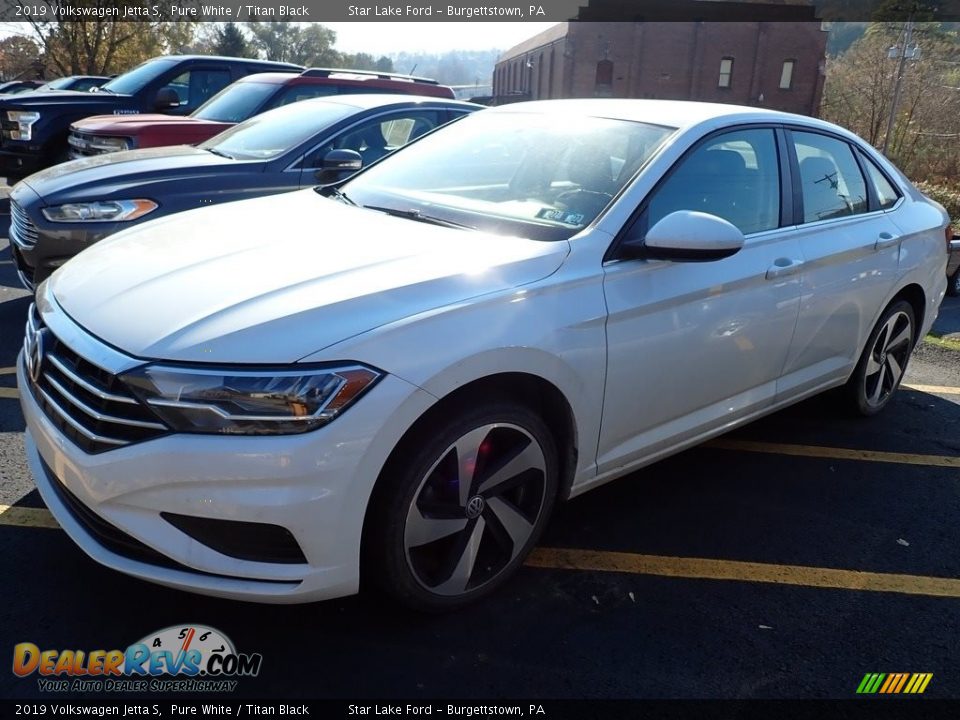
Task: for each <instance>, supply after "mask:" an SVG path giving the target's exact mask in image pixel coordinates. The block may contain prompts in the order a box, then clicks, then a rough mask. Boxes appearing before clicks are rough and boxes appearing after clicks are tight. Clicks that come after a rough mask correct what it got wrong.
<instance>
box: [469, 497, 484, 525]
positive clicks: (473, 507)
mask: <svg viewBox="0 0 960 720" xmlns="http://www.w3.org/2000/svg"><path fill="white" fill-rule="evenodd" d="M485 506H486V503H485V502H484V500H483V498H482V497H480V496H479V495H474V496H473V497H472V498H470V499H469V500H468V501H467V517H468V518H470V519H471V520H472V519H473V518H475V517H479V516H480V513H482V512H483V508H484V507H485Z"/></svg>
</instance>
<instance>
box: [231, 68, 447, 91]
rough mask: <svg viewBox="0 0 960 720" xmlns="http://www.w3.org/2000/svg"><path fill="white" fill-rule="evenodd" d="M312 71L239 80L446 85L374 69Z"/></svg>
mask: <svg viewBox="0 0 960 720" xmlns="http://www.w3.org/2000/svg"><path fill="white" fill-rule="evenodd" d="M309 72H310V71H309V70H307V71H305V72H302V73H299V74H291V73H280V72H262V73H253V74H251V75H246V76H244V77H242V78H240V79H239V80H237V82H259V83H270V84H277V85H282V84H287V83H289V84H297V85H300V84H303V85H310V84H314V85H336V84H337V83H343V82H348V83H371V84H377V83H387V84H394V85H398V84H400V83H402V84H403V86H404V87H409V86H411V85H412V86H414V87H416V86H422V87H426V88H445V87H446V86H444V85H441V84H440V83H438V82H437V81H435V80H430V79H429V78H414V77H413V76H411V75H399V74H396V73H379V74H378V73H374V72H373V71H366V70H349V69H345V68H344V69H339V68H335V69H332V70H329V71H327V72H329V74H328V75H319V74H316V75H310V74H308V73H309Z"/></svg>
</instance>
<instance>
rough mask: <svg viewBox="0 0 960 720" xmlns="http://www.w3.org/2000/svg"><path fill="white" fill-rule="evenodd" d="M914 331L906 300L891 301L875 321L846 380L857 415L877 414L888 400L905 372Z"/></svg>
mask: <svg viewBox="0 0 960 720" xmlns="http://www.w3.org/2000/svg"><path fill="white" fill-rule="evenodd" d="M916 332H917V326H916V319H915V317H914V314H913V307H912V306H911V305H910V303H908V302H906V301H905V300H899V301H897V302H895V303H893V304H892V305H891V306H890V307H889V308H887V310H886V312H884V313H883V315H882V316H881V317H880V320H879V321H877V324H876V326H875V327H874V328H873V332H871V333H870V338H869V340H867V344H866V347H864V349H863V355H861V356H860V361H859V362H858V363H857V367H856V369H855V370H854V371H853V375H852V376H851V377H850V380H849V381H848V382H847V395H848V398H849V400H850V405H851V407H852V409H854V410H855V411H856V412H857V413H858V414H860V415H863V416H865V417H869V416H872V415H876V414H877V413H878V412H880V411H881V410H883V408H884V407H886V405H887V403H888V402H890V399H891V398H892V397H893V393H894V392H896V390H897V388H898V387H899V386H900V381H901V380H902V379H903V374H904V372H906V369H907V362H908V361H909V360H910V353H911V352H913V346H914V342H915V340H916Z"/></svg>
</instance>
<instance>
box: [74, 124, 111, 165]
mask: <svg viewBox="0 0 960 720" xmlns="http://www.w3.org/2000/svg"><path fill="white" fill-rule="evenodd" d="M92 140H93V136H92V135H86V134H85V133H81V132H77V131H76V130H71V131H70V134H69V135H68V136H67V144H68V145H69V146H70V150H69V155H70V157H71V158H74V159H76V158H82V157H90V156H92V155H103V154H104V153H107V152H110V151H109V150H104V149H101V148H97V147H94V146H93V142H92Z"/></svg>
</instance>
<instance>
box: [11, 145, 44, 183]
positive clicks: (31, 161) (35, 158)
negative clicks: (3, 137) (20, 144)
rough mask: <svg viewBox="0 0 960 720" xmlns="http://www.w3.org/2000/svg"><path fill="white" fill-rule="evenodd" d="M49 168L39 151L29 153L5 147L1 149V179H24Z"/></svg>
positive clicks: (25, 150)
mask: <svg viewBox="0 0 960 720" xmlns="http://www.w3.org/2000/svg"><path fill="white" fill-rule="evenodd" d="M45 167H47V164H46V163H45V162H44V157H43V155H42V154H41V152H40V151H39V150H38V151H36V152H31V151H29V150H28V149H27V148H26V147H24V148H23V149H22V150H21V149H20V148H16V147H12V146H10V145H5V146H4V147H3V148H0V177H6V178H23V177H26V176H27V175H32V174H33V173H35V172H37V171H39V170H43V168H45Z"/></svg>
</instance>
